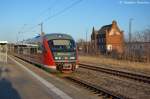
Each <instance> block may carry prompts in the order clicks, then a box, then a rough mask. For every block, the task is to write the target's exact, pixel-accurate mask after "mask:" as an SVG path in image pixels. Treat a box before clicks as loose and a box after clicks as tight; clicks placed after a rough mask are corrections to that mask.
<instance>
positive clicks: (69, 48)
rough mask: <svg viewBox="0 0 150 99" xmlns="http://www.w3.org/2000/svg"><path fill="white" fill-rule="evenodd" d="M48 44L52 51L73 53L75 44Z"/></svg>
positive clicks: (57, 41)
mask: <svg viewBox="0 0 150 99" xmlns="http://www.w3.org/2000/svg"><path fill="white" fill-rule="evenodd" d="M48 44H49V47H50V48H51V49H52V51H62V50H63V51H73V50H74V49H75V42H74V41H73V40H66V39H61V40H50V41H48Z"/></svg>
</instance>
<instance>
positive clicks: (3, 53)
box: [0, 41, 8, 63]
mask: <svg viewBox="0 0 150 99" xmlns="http://www.w3.org/2000/svg"><path fill="white" fill-rule="evenodd" d="M7 43H8V42H7V41H0V62H4V63H7Z"/></svg>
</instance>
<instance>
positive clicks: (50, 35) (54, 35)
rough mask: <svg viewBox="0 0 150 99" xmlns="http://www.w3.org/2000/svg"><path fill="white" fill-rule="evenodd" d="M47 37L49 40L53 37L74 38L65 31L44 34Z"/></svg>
mask: <svg viewBox="0 0 150 99" xmlns="http://www.w3.org/2000/svg"><path fill="white" fill-rule="evenodd" d="M44 37H45V38H47V39H48V40H52V39H71V40H72V39H73V38H72V37H71V36H70V35H68V34H63V33H51V34H45V35H44Z"/></svg>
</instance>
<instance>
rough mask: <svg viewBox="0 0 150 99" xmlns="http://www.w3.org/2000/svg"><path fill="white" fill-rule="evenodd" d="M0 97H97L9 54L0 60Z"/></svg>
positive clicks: (50, 98)
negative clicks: (8, 56)
mask: <svg viewBox="0 0 150 99" xmlns="http://www.w3.org/2000/svg"><path fill="white" fill-rule="evenodd" d="M22 66H23V67H22ZM27 69H28V70H27ZM32 73H33V74H32ZM39 75H40V76H39ZM0 99H98V97H97V96H96V95H95V96H94V95H93V94H91V93H89V92H88V91H86V90H85V89H82V88H81V89H80V88H79V87H78V86H76V85H75V86H74V85H71V84H70V83H67V82H65V81H63V80H61V79H59V78H55V77H54V76H52V75H49V74H47V73H45V72H44V71H42V70H40V69H38V68H37V67H35V66H31V64H28V63H26V62H23V61H22V60H19V59H17V58H15V57H12V56H11V57H10V58H8V63H2V62H0Z"/></svg>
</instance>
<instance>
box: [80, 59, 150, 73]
mask: <svg viewBox="0 0 150 99" xmlns="http://www.w3.org/2000/svg"><path fill="white" fill-rule="evenodd" d="M79 61H80V62H83V63H91V64H102V65H105V66H107V67H113V68H122V69H128V70H135V71H144V72H149V74H150V63H142V62H131V61H126V60H117V59H113V58H107V57H105V56H79Z"/></svg>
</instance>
